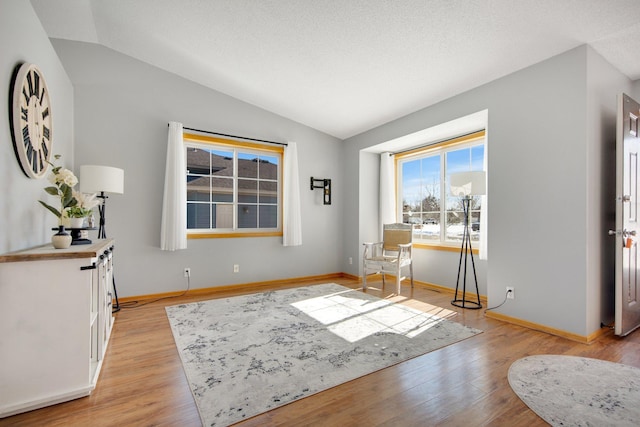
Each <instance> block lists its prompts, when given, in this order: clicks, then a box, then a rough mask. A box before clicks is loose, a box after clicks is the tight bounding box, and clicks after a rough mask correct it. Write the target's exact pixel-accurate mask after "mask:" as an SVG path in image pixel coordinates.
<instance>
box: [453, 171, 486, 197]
mask: <svg viewBox="0 0 640 427" xmlns="http://www.w3.org/2000/svg"><path fill="white" fill-rule="evenodd" d="M450 179H451V185H450V186H451V188H450V190H451V194H453V195H454V196H461V197H463V196H482V195H483V194H486V193H487V174H486V173H485V172H484V171H480V172H460V173H452V174H451V176H450Z"/></svg>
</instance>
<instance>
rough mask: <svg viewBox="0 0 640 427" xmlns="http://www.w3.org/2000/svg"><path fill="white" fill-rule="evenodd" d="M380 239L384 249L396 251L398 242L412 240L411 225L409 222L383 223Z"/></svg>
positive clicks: (404, 242)
mask: <svg viewBox="0 0 640 427" xmlns="http://www.w3.org/2000/svg"><path fill="white" fill-rule="evenodd" d="M382 241H383V242H384V244H383V248H384V250H385V251H397V250H398V245H399V244H407V243H411V242H412V241H413V225H411V224H400V223H396V224H384V225H383V226H382Z"/></svg>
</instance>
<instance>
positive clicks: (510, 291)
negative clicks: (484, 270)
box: [507, 286, 516, 299]
mask: <svg viewBox="0 0 640 427" xmlns="http://www.w3.org/2000/svg"><path fill="white" fill-rule="evenodd" d="M507 299H516V290H515V288H513V287H512V286H507Z"/></svg>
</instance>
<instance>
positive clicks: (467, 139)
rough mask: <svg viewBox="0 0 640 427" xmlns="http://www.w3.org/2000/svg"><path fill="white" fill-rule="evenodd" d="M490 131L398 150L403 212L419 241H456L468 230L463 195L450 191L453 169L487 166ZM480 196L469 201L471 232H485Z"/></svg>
mask: <svg viewBox="0 0 640 427" xmlns="http://www.w3.org/2000/svg"><path fill="white" fill-rule="evenodd" d="M484 136H485V133H484V131H480V132H475V133H473V134H470V135H466V136H463V137H460V138H455V139H452V140H448V141H444V142H441V143H437V144H433V145H430V146H427V147H424V148H420V149H416V150H411V151H407V152H404V153H400V154H397V155H396V173H397V183H398V195H399V197H398V207H397V209H398V212H399V213H400V214H401V215H402V222H404V223H408V224H414V230H415V231H414V233H415V234H414V239H415V241H416V243H428V244H429V243H430V244H443V245H447V244H452V243H455V242H460V241H461V240H462V235H463V227H464V211H463V208H462V198H461V197H457V196H452V195H451V194H450V192H449V177H450V175H451V174H452V173H457V172H468V171H482V170H483V167H484V166H483V165H484V155H485V149H484V147H485V145H484V143H485V139H484ZM481 203H482V197H481V196H474V197H473V199H472V200H471V202H470V209H469V210H470V219H469V222H470V230H469V231H470V234H471V239H472V240H476V241H477V240H479V238H480V212H481V208H482V206H481Z"/></svg>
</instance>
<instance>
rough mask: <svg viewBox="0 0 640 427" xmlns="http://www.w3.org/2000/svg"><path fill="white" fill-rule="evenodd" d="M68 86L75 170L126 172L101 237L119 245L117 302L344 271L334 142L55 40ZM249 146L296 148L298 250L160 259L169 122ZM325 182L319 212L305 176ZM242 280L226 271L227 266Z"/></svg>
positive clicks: (211, 246)
mask: <svg viewBox="0 0 640 427" xmlns="http://www.w3.org/2000/svg"><path fill="white" fill-rule="evenodd" d="M53 45H54V47H55V49H56V51H57V52H58V54H59V56H60V58H61V60H62V62H63V64H64V66H65V68H66V70H67V72H68V73H69V76H70V78H71V80H72V81H73V83H74V88H75V123H76V126H75V132H76V143H77V144H76V164H77V165H83V164H103V165H108V166H115V167H118V168H122V169H124V171H125V194H123V195H112V196H111V197H109V199H108V204H107V227H106V228H107V236H108V237H113V238H115V239H116V252H115V263H116V270H115V271H116V275H117V282H116V283H117V286H118V293H119V296H133V295H145V294H154V293H162V292H168V291H176V290H180V289H183V288H185V287H186V279H184V278H183V274H182V273H183V268H184V267H190V268H191V274H192V277H191V287H192V288H204V287H212V286H220V285H229V284H237V283H249V282H258V281H265V280H276V279H285V278H294V277H301V276H313V275H322V274H328V273H334V272H340V271H341V264H340V263H339V260H340V259H341V257H342V251H341V249H340V248H341V235H340V229H341V227H342V219H341V216H340V215H339V213H340V212H341V204H342V200H343V194H344V192H343V188H342V181H343V179H342V172H341V171H342V168H341V166H340V162H339V160H338V159H339V158H340V141H339V140H337V139H335V138H333V137H330V136H327V135H326V134H323V133H321V132H318V131H315V130H313V129H310V128H308V127H305V126H302V125H300V124H298V123H295V122H292V121H290V120H287V119H284V118H282V117H280V116H277V115H275V114H272V113H270V112H267V111H264V110H262V109H259V108H257V107H255V106H252V105H249V104H246V103H243V102H241V101H238V100H236V99H234V98H231V97H228V96H226V95H224V94H222V93H219V92H215V91H212V90H209V89H207V88H205V87H203V86H200V85H198V84H195V83H193V82H190V81H188V80H185V79H183V78H180V77H178V76H176V75H173V74H170V73H167V72H164V71H162V70H160V69H157V68H155V67H153V66H150V65H148V64H145V63H143V62H140V61H137V60H135V59H132V58H130V57H128V56H125V55H122V54H119V53H117V52H115V51H113V50H110V49H107V48H105V47H102V46H99V45H94V44H88V43H81V42H70V41H63V40H54V41H53ZM169 121H178V122H182V123H183V124H184V126H188V127H194V128H197V129H204V130H211V131H217V132H222V133H228V134H234V135H242V136H248V137H253V138H260V139H267V140H275V141H295V142H297V143H298V155H299V170H300V182H301V184H300V187H301V199H302V217H303V222H302V225H303V245H302V246H300V247H283V246H282V244H281V243H282V238H281V237H266V238H226V239H190V240H189V241H188V249H187V250H183V251H176V252H165V251H161V250H160V249H159V246H160V222H161V208H162V193H163V186H164V167H165V159H166V145H167V123H168V122H169ZM310 176H314V177H321V178H331V179H332V184H333V204H332V205H330V206H324V205H323V204H322V199H321V192H320V190H316V191H313V192H312V191H311V190H310V189H309V184H308V182H309V177H310ZM234 264H239V265H240V272H239V273H233V265H234Z"/></svg>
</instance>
